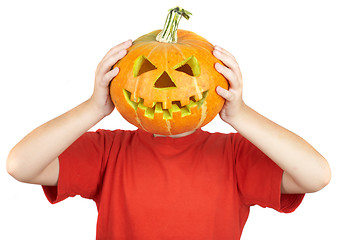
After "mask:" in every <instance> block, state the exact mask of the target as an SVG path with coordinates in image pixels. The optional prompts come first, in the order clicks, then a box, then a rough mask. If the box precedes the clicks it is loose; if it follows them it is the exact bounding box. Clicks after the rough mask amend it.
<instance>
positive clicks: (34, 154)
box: [7, 40, 132, 185]
mask: <svg viewBox="0 0 337 240" xmlns="http://www.w3.org/2000/svg"><path fill="white" fill-rule="evenodd" d="M131 44H132V42H131V41H130V40H129V41H127V42H124V43H121V44H119V45H118V46H116V47H114V48H112V49H111V50H110V51H109V52H108V53H107V54H106V55H105V57H104V58H103V59H102V61H101V62H100V63H99V65H98V67H97V70H96V73H95V87H94V91H93V94H92V96H91V97H90V98H89V99H88V100H87V101H85V102H83V103H82V104H80V105H79V106H77V107H75V108H73V109H72V110H70V111H68V112H66V113H64V114H63V115H61V116H59V117H57V118H55V119H53V120H51V121H49V122H47V123H45V124H43V125H42V126H40V127H38V128H36V129H35V130H33V131H32V132H31V133H29V134H28V135H27V136H26V137H24V138H23V139H22V140H21V141H20V142H19V143H18V144H17V145H16V146H15V147H14V148H13V149H12V150H11V151H10V153H9V155H8V159H7V171H8V173H9V174H11V175H12V176H13V177H14V178H15V179H17V180H19V181H22V182H27V183H34V184H41V185H57V181H58V175H59V163H58V156H59V155H60V154H61V153H62V152H63V151H64V150H65V149H66V148H68V147H69V145H71V144H72V143H73V142H74V141H75V140H76V139H77V138H79V137H80V136H81V135H82V134H83V133H85V132H86V131H88V130H89V129H90V128H91V127H93V126H94V125H95V124H96V123H98V122H99V121H100V120H101V119H103V118H104V117H105V116H107V115H109V114H110V113H111V112H112V111H113V109H114V105H113V103H112V101H111V99H110V94H109V83H110V81H111V80H112V79H113V78H114V77H115V76H116V75H117V74H118V70H119V69H118V68H114V69H113V70H111V68H112V66H113V65H114V64H115V63H116V62H117V61H118V60H119V59H121V58H122V57H124V56H125V55H126V53H127V51H126V49H127V48H128V47H130V46H131Z"/></svg>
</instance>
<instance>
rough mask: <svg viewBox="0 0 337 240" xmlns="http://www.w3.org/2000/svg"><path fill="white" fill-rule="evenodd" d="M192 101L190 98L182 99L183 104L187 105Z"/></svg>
mask: <svg viewBox="0 0 337 240" xmlns="http://www.w3.org/2000/svg"><path fill="white" fill-rule="evenodd" d="M189 103H190V99H189V98H184V99H182V100H181V101H180V104H181V106H186V105H188V104H189Z"/></svg>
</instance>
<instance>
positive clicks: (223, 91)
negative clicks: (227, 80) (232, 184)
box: [215, 86, 234, 101]
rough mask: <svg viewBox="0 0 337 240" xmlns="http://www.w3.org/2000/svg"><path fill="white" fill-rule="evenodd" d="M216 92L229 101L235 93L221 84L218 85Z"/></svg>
mask: <svg viewBox="0 0 337 240" xmlns="http://www.w3.org/2000/svg"><path fill="white" fill-rule="evenodd" d="M215 90H216V92H217V93H218V94H219V95H220V96H221V97H223V98H224V99H226V100H227V101H232V100H233V97H234V96H233V93H231V92H230V91H228V90H226V89H224V88H222V87H220V86H217V87H216V89H215Z"/></svg>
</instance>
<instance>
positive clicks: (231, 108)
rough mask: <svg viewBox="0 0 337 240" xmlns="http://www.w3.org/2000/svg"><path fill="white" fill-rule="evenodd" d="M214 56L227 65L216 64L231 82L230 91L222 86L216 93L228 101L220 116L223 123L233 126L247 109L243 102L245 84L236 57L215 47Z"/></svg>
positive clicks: (216, 67) (217, 68) (219, 70)
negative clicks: (243, 86) (233, 122)
mask: <svg viewBox="0 0 337 240" xmlns="http://www.w3.org/2000/svg"><path fill="white" fill-rule="evenodd" d="M213 54H214V56H215V57H216V58H218V59H219V60H220V61H221V62H222V63H223V64H224V65H225V66H223V65H221V64H219V63H216V64H215V69H216V70H217V71H218V72H219V73H221V74H222V75H223V76H224V77H225V78H226V79H227V80H228V82H229V90H226V89H224V88H222V87H220V86H218V87H217V88H216V92H217V93H218V94H219V95H220V96H221V97H223V98H224V99H225V100H226V102H225V104H224V106H223V107H222V109H221V111H220V113H219V115H220V117H221V119H222V120H223V121H225V122H227V123H229V124H231V123H232V121H234V119H235V118H236V117H237V116H238V115H239V114H240V113H241V111H242V110H243V109H244V107H245V103H244V102H243V100H242V85H243V82H242V75H241V71H240V68H239V65H238V63H237V62H236V60H235V58H234V56H233V55H232V54H230V53H229V52H227V51H226V50H225V49H223V48H221V47H219V46H215V48H214V51H213Z"/></svg>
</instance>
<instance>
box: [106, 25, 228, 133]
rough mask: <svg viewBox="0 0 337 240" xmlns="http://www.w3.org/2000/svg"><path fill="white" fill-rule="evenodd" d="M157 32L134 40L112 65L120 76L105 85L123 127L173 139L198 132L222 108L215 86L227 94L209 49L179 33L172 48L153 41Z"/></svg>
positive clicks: (189, 35)
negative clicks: (123, 55) (179, 135)
mask: <svg viewBox="0 0 337 240" xmlns="http://www.w3.org/2000/svg"><path fill="white" fill-rule="evenodd" d="M159 32H160V30H157V31H153V32H151V33H149V34H146V35H143V36H141V37H139V38H138V39H137V40H135V41H134V42H133V45H132V46H131V47H130V48H129V49H128V54H127V55H126V56H125V57H124V58H123V59H121V60H120V61H119V62H118V63H117V64H116V66H117V67H118V68H119V73H118V75H117V76H116V77H115V78H114V79H113V80H112V82H111V85H110V95H111V99H112V101H113V103H114V105H115V106H116V108H117V110H118V111H119V113H120V114H121V115H122V116H123V117H124V118H125V119H126V120H127V121H128V122H130V123H131V124H133V125H135V126H137V127H138V128H141V129H143V130H145V131H147V132H150V133H154V134H161V135H176V134H180V133H184V132H188V131H191V130H193V129H198V128H200V127H202V126H204V125H206V124H207V123H209V122H210V121H211V120H212V119H213V118H214V117H215V116H216V115H217V114H218V113H219V111H220V110H221V108H222V106H223V104H224V99H223V98H222V97H220V96H219V95H218V94H217V93H216V92H215V88H216V87H217V86H221V87H223V88H225V89H228V82H227V80H226V79H225V78H224V77H223V76H222V75H221V74H220V73H219V72H217V71H216V70H215V68H214V64H215V63H216V62H219V63H220V64H222V63H221V62H220V61H219V60H218V59H217V58H215V57H214V56H213V54H212V52H213V49H214V47H213V45H212V44H211V43H209V42H208V41H207V40H206V39H204V38H203V37H200V36H198V35H197V34H195V33H193V32H190V31H186V30H180V29H179V30H178V32H177V36H178V40H177V43H163V42H158V41H156V36H157V35H158V33H159ZM192 56H193V57H192ZM140 58H142V59H143V60H144V59H145V60H144V61H143V62H144V63H143V65H144V66H142V64H139V61H138V60H139V59H140ZM191 58H193V61H192V60H191V61H188V62H187V63H189V64H187V63H185V64H184V62H186V60H187V59H191ZM135 62H137V64H135ZM149 62H150V63H149ZM145 63H146V64H148V65H147V66H145ZM179 63H180V64H182V65H183V67H181V68H180V66H179ZM150 65H151V66H150ZM186 66H187V67H186ZM188 66H192V67H190V69H188ZM185 67H186V68H185ZM141 68H143V70H140V71H141V72H140V71H138V70H139V69H141ZM191 68H193V70H195V71H191ZM137 71H138V72H137ZM172 82H173V83H172Z"/></svg>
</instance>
